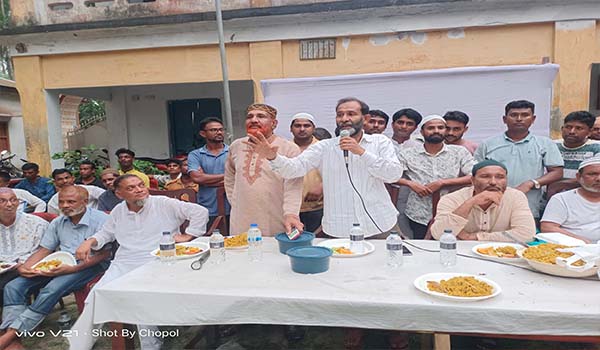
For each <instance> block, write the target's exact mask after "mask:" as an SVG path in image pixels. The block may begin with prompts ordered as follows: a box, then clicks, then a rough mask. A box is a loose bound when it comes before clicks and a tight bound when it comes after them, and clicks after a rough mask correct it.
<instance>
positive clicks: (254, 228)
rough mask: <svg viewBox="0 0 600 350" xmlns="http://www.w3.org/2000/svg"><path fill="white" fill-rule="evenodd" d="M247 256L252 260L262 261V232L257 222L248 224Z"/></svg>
mask: <svg viewBox="0 0 600 350" xmlns="http://www.w3.org/2000/svg"><path fill="white" fill-rule="evenodd" d="M248 257H249V258H250V261H252V262H258V261H262V232H260V229H259V228H258V225H257V224H250V229H249V230H248Z"/></svg>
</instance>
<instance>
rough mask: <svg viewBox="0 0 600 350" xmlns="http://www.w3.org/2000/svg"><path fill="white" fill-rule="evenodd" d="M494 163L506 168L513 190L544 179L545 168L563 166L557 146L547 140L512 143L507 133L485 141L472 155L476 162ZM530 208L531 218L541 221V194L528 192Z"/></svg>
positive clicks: (525, 139)
mask: <svg viewBox="0 0 600 350" xmlns="http://www.w3.org/2000/svg"><path fill="white" fill-rule="evenodd" d="M485 159H493V160H497V161H499V162H501V163H502V164H504V165H506V168H507V169H508V186H510V187H516V186H519V185H520V184H522V183H523V182H525V181H528V180H533V179H537V178H539V177H541V176H542V175H544V173H545V171H546V168H547V167H562V166H564V162H563V159H562V156H561V154H560V151H559V150H558V147H557V146H556V143H554V142H553V141H552V140H550V139H549V138H547V137H543V136H536V135H533V134H531V133H530V134H529V135H527V137H525V138H524V139H522V140H519V141H513V140H511V139H510V138H509V137H508V136H506V133H503V134H502V135H499V136H496V137H492V138H491V139H488V140H485V141H484V142H483V143H482V144H481V145H479V147H478V148H477V150H476V151H475V160H476V161H478V162H480V161H482V160H485ZM527 200H528V202H529V208H530V209H531V213H532V214H533V217H534V218H539V217H540V207H541V200H542V190H541V189H539V190H536V189H535V188H532V189H531V191H529V192H527Z"/></svg>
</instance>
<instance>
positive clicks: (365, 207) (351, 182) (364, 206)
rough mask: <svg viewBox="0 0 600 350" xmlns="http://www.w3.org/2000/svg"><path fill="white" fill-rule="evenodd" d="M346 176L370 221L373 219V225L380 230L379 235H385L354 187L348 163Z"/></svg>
mask: <svg viewBox="0 0 600 350" xmlns="http://www.w3.org/2000/svg"><path fill="white" fill-rule="evenodd" d="M346 174H348V180H350V185H352V189H353V190H354V192H356V194H357V195H358V198H359V199H360V203H361V204H362V207H363V209H364V210H365V213H367V216H368V217H369V219H371V222H372V223H373V225H375V227H377V229H378V230H379V233H384V232H383V230H382V229H381V228H380V227H379V225H377V223H376V222H375V220H374V219H373V217H372V216H371V214H370V213H369V211H368V210H367V206H366V205H365V201H364V200H363V197H362V196H361V195H360V192H358V190H357V189H356V186H354V181H352V176H350V169H349V168H348V163H346Z"/></svg>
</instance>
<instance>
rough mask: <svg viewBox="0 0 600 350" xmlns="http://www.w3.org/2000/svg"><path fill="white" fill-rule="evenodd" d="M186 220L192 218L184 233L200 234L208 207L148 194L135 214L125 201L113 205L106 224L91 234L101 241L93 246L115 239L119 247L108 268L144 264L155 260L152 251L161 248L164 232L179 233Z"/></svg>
mask: <svg viewBox="0 0 600 350" xmlns="http://www.w3.org/2000/svg"><path fill="white" fill-rule="evenodd" d="M185 220H189V221H190V224H189V226H188V227H187V228H186V230H185V232H186V233H187V234H190V235H193V236H201V235H203V234H204V233H205V232H206V223H207V222H208V210H207V209H206V208H204V207H203V206H201V205H199V204H196V203H188V202H183V201H179V200H177V199H173V198H168V197H164V196H149V197H148V199H147V200H146V203H145V205H144V207H143V208H142V209H141V210H140V211H138V212H137V213H136V212H134V211H131V210H129V208H128V207H127V203H126V202H124V201H123V202H121V203H119V204H117V206H116V207H114V209H113V210H112V211H111V212H110V216H109V218H108V220H107V221H106V223H105V224H104V226H103V227H102V228H101V229H100V231H98V232H96V234H94V235H93V236H92V237H94V238H95V239H96V241H98V245H97V247H94V249H100V248H102V247H103V246H104V245H105V244H106V243H110V242H113V241H115V240H116V241H118V242H119V249H118V250H117V253H116V254H115V259H114V260H113V262H112V264H111V267H110V268H109V269H112V268H113V265H119V264H126V265H135V266H136V267H137V266H141V265H143V264H144V263H146V262H148V261H150V260H152V259H154V257H152V256H151V255H150V253H151V252H152V251H153V250H154V249H156V248H158V246H159V243H160V239H161V238H162V233H163V232H165V231H168V232H171V233H177V232H179V226H181V224H183V222H184V221H185Z"/></svg>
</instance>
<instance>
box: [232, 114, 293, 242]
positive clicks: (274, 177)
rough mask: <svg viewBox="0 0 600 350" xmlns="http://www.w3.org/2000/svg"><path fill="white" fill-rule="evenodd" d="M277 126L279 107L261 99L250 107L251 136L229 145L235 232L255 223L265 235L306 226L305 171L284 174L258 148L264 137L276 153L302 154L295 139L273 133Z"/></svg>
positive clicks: (247, 124) (247, 117)
mask: <svg viewBox="0 0 600 350" xmlns="http://www.w3.org/2000/svg"><path fill="white" fill-rule="evenodd" d="M276 127H277V110H276V109H275V108H273V107H271V106H269V105H266V104H261V103H256V104H253V105H250V106H249V107H248V108H247V109H246V132H247V133H248V137H243V138H240V139H237V140H235V141H234V142H233V143H232V144H231V146H230V147H229V156H228V158H227V162H226V165H225V191H226V192H227V198H228V199H229V202H230V203H231V230H230V233H231V234H234V235H237V234H240V233H242V232H245V231H246V230H248V228H249V227H250V224H252V223H255V224H258V227H259V228H260V229H261V231H262V234H263V236H275V235H276V234H277V233H279V232H291V231H292V229H293V228H294V227H296V228H297V229H298V230H300V231H302V229H303V228H304V225H303V224H302V222H300V216H299V213H300V205H301V204H302V181H303V179H302V175H304V174H302V175H298V176H294V177H292V178H285V177H282V176H281V175H280V174H278V173H276V172H274V171H273V170H272V169H271V167H270V166H269V162H268V160H267V159H266V157H265V154H264V153H262V152H258V151H257V150H256V149H255V148H256V147H255V142H257V141H258V140H259V139H258V137H260V140H261V141H263V142H265V143H266V144H267V145H269V149H271V148H272V149H274V150H275V153H276V154H281V155H282V156H286V157H295V156H297V155H298V154H300V149H299V148H298V146H296V144H295V143H293V142H290V141H287V140H285V139H283V138H281V137H279V136H277V135H275V134H274V133H273V131H274V130H275V128H276Z"/></svg>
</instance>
